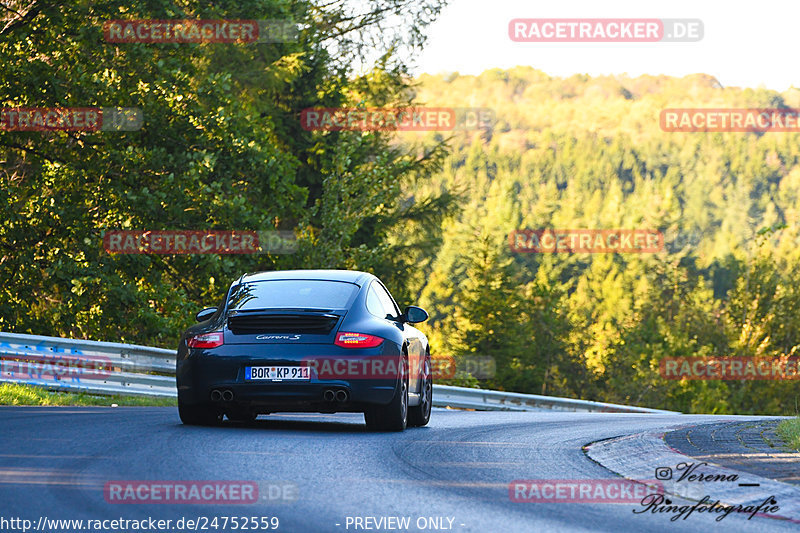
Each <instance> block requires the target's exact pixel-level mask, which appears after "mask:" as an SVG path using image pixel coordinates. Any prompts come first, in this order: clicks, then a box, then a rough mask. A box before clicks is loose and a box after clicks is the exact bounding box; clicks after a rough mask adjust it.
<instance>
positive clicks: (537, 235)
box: [509, 229, 664, 254]
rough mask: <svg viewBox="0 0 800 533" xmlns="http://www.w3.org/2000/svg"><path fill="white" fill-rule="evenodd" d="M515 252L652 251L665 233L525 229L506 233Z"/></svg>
mask: <svg viewBox="0 0 800 533" xmlns="http://www.w3.org/2000/svg"><path fill="white" fill-rule="evenodd" d="M509 242H510V246H511V251H512V252H517V253H538V254H542V253H590V254H600V253H655V252H660V251H662V250H663V249H664V235H662V234H661V232H660V231H656V230H651V229H525V230H515V231H512V232H511V233H510V234H509Z"/></svg>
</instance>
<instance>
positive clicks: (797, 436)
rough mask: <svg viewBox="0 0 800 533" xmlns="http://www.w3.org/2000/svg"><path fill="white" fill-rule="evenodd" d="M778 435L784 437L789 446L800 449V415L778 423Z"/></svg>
mask: <svg viewBox="0 0 800 533" xmlns="http://www.w3.org/2000/svg"><path fill="white" fill-rule="evenodd" d="M778 435H780V436H781V437H783V439H784V440H785V441H786V443H787V444H788V445H789V446H791V447H792V448H794V449H795V450H800V417H798V418H792V419H790V420H784V421H783V422H781V423H780V424H778Z"/></svg>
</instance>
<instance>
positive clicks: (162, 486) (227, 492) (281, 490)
mask: <svg viewBox="0 0 800 533" xmlns="http://www.w3.org/2000/svg"><path fill="white" fill-rule="evenodd" d="M103 497H104V498H105V500H106V502H107V503H112V504H148V505H150V504H212V505H224V504H240V505H241V504H244V505H248V504H254V503H265V502H267V501H268V502H273V503H278V502H292V501H295V500H297V497H298V487H297V484H295V483H292V482H287V481H270V482H265V481H262V482H256V481H160V480H157V481H108V482H106V484H105V486H104V487H103Z"/></svg>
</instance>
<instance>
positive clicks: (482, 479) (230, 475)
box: [0, 407, 798, 533]
mask: <svg viewBox="0 0 800 533" xmlns="http://www.w3.org/2000/svg"><path fill="white" fill-rule="evenodd" d="M754 418H756V417H731V416H694V415H638V414H589V413H585V414H584V413H554V412H542V413H538V412H537V413H530V412H529V413H498V412H483V413H479V412H462V411H450V410H443V409H435V410H434V413H433V416H432V419H431V424H430V425H429V426H428V427H426V428H415V429H409V430H407V431H406V432H404V433H401V434H397V433H367V432H366V429H365V427H364V424H363V417H361V416H360V415H352V414H342V415H299V414H298V415H288V414H287V415H270V416H268V417H261V418H259V420H257V421H256V422H255V423H253V424H250V425H234V424H226V425H224V426H222V427H214V428H200V427H187V426H183V425H181V424H180V422H179V420H178V416H177V412H176V410H175V409H171V408H93V407H92V408H89V407H87V408H42V407H3V408H0V530H2V531H22V529H18V528H17V527H18V526H20V525H21V523H19V522H16V523H11V522H5V523H4V522H3V520H9V519H15V518H19V519H26V520H30V521H31V528H32V530H35V527H39V526H40V523H39V520H40V518H41V519H42V520H43V522H42V524H43V525H42V526H41V529H40V530H44V531H66V530H75V528H74V527H72V528H62V529H59V528H53V527H52V526H51V527H49V528H48V527H45V524H46V522H47V521H49V520H52V519H82V520H84V524H83V527H84V529H83V531H89V529H86V528H87V527H89V523H87V522H85V521H86V520H89V519H91V520H112V519H119V518H122V519H128V520H134V519H135V520H140V519H147V518H153V519H154V520H168V519H169V520H172V521H173V522H172V524H171V525H172V527H171V528H169V529H170V530H173V531H176V530H177V529H176V528H175V527H174V524H176V522H177V521H178V520H180V519H181V518H183V520H184V522H183V525H184V529H191V530H194V529H195V528H188V527H187V526H186V520H197V519H198V518H199V519H200V520H199V522H198V523H196V524H194V525H195V526H197V527H196V529H197V530H198V531H223V529H222V525H223V520H224V519H225V517H243V516H247V517H259V520H257V521H256V522H258V523H259V525H258V526H256V527H252V526H253V525H254V524H253V523H252V522H249V525H248V529H247V530H248V531H253V530H254V529H258V530H261V531H263V530H264V529H262V528H261V526H263V525H265V524H267V523H269V521H268V520H267V521H266V522H261V521H260V517H277V518H278V520H279V527H278V531H303V532H305V531H309V532H316V531H323V532H327V531H339V532H341V531H398V530H401V531H406V530H407V531H442V530H444V531H457V532H467V531H470V532H495V531H498V532H499V531H525V532H532V531H612V532H615V533H620V532H623V531H698V530H710V531H723V529H724V531H726V533H732V532H736V531H752V532H755V531H758V532H763V531H798V525H797V524H792V523H787V522H784V521H779V520H774V519H769V518H762V517H758V516H756V517H754V518H752V519H751V520H747V519H746V516H747V515H743V514H736V513H733V514H731V515H730V516H728V517H727V518H724V519H723V520H721V521H719V522H717V521H715V520H714V517H713V516H708V515H705V514H693V515H692V516H690V517H689V518H688V519H686V520H677V521H670V516H672V515H670V514H665V513H660V514H652V513H642V514H637V513H634V512H633V511H634V510H637V509H639V510H641V509H642V507H641V505H638V504H632V503H613V504H611V503H562V502H558V503H520V502H515V501H511V500H510V498H509V483H510V482H511V481H513V480H519V479H606V480H619V478H618V477H616V476H615V475H614V474H612V473H611V472H610V471H608V470H606V469H605V468H603V467H602V466H600V465H598V464H596V463H595V462H593V461H592V460H590V459H589V458H587V457H586V456H585V454H584V452H583V451H582V446H583V445H585V444H588V443H590V442H592V441H596V440H600V439H606V438H611V437H616V436H620V435H626V434H631V433H636V432H639V431H642V430H646V429H658V428H664V429H668V428H670V427H678V426H680V425H686V424H687V423H695V422H696V423H708V422H720V421H728V420H746V419H754ZM655 466H657V465H654V467H655ZM141 480H150V481H157V482H159V483H160V482H164V481H171V480H196V481H209V482H214V481H220V480H223V481H224V480H228V481H236V480H241V481H255V482H257V483H258V485H259V495H260V497H261V498H262V500H261V501H260V502H259V503H257V504H230V503H228V504H224V503H220V504H214V505H210V504H166V503H155V502H152V501H151V502H149V503H141V502H138V501H137V503H133V504H130V503H127V504H126V503H117V501H118V500H119V498H120V497H121V496H120V495H123V493H122V492H118V493H116V496H114V495H110V494H109V493H104V487H105V486H106V484H107V483H109V482H113V483H112V485H114V483H115V484H116V485H114V486H117V487H119V486H122V487H123V488H125V487H128V486H129V483H130V482H132V481H141ZM278 487H280V489H278ZM281 491H283V492H281ZM132 494H133V492H130V493H129V494H128V495H129V496H131V497H132ZM114 498H117V500H114ZM270 498H273V499H270ZM284 498H285V500H284ZM109 499H110V500H112V502H109V501H108V500H109ZM676 503H677V502H676ZM390 516H391V517H401V518H402V517H407V518H408V519H409V522H408V523H409V527H408V528H407V529H398V528H397V527H394V528H390V527H385V526H386V525H387V524H388V525H391V526H396V523H394V522H391V523H388V522H382V523H380V525H381V526H384V527H380V526H379V525H378V524H379V523H378V522H377V521H378V520H380V519H381V517H390ZM44 517H46V518H47V520H44ZM203 517H205V519H204V518H203ZM214 517H217V522H216V527H214V523H213V522H212V519H213V518H214ZM357 518H360V519H361V520H360V521H358V522H357V521H356V519H357ZM368 518H369V520H368ZM204 520H208V521H207V522H204ZM273 523H274V522H273ZM15 524H16V526H15ZM357 524H360V527H357ZM95 525H99V526H102V525H103V524H97V523H95ZM104 525H105V526H106V527H102V528H101V529H100V530H101V531H112V530H113V531H126V530H132V528H131V527H130V525H131V524H130V523H129V524H127V525H128V526H129V527H127V528H125V527H120V525H119V524H117V526H118V527H116V528H113V527H111V526H112V525H113V524H111V523H110V522H108V523H107V524H104ZM123 525H124V524H123ZM203 526H205V529H204V528H203ZM434 526H436V527H434ZM367 527H369V529H367ZM437 528H438V529H437ZM91 530H92V531H97V529H91ZM145 530H146V529H145ZM233 530H234V528H233V522H232V520H231V519H230V518H228V522H227V524H226V528H225V529H224V531H233ZM241 530H243V527H242V526H241V523H240V524H239V531H241Z"/></svg>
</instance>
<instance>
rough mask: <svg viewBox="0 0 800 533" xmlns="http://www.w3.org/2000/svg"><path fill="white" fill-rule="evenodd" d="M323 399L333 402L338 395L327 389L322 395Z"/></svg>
mask: <svg viewBox="0 0 800 533" xmlns="http://www.w3.org/2000/svg"><path fill="white" fill-rule="evenodd" d="M322 397H323V398H325V401H326V402H332V401H333V400H335V399H336V394H335V393H334V392H333V391H332V390H331V389H327V390H326V391H325V392H323V393H322Z"/></svg>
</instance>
